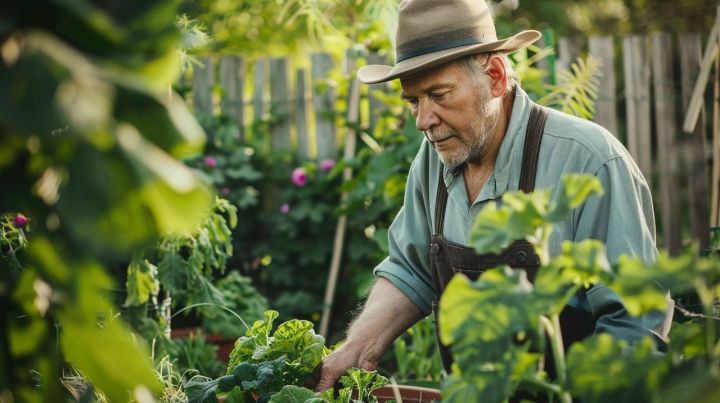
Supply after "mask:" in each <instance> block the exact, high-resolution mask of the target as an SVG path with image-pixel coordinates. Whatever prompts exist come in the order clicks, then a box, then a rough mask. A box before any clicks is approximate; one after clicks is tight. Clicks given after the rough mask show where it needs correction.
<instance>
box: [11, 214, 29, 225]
mask: <svg viewBox="0 0 720 403" xmlns="http://www.w3.org/2000/svg"><path fill="white" fill-rule="evenodd" d="M27 222H28V219H27V217H25V216H24V215H22V214H18V215H16V216H15V219H14V220H13V223H14V224H15V227H16V228H25V225H27Z"/></svg>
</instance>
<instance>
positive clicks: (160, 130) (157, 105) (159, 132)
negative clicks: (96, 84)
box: [113, 85, 205, 159]
mask: <svg viewBox="0 0 720 403" xmlns="http://www.w3.org/2000/svg"><path fill="white" fill-rule="evenodd" d="M113 107H114V116H115V118H116V119H117V120H119V121H121V122H126V123H129V124H131V125H132V126H134V127H135V128H136V129H137V130H138V131H139V132H140V133H142V136H143V137H144V138H146V139H147V140H149V141H151V142H152V143H154V144H155V145H156V146H157V147H160V148H161V149H162V150H164V151H166V152H167V153H169V154H170V155H172V156H173V157H175V158H178V159H182V158H187V157H190V156H191V155H192V154H193V153H197V152H198V151H201V150H202V147H203V145H204V144H205V133H204V132H203V129H202V128H201V127H200V125H199V124H198V123H197V121H196V120H195V119H194V118H193V116H192V114H191V113H190V111H189V110H188V109H187V106H186V105H185V103H184V102H183V101H182V100H181V99H180V97H179V96H178V95H177V94H174V95H173V96H170V97H166V96H163V97H159V96H155V95H153V94H152V93H150V92H148V91H147V90H144V89H142V88H140V87H137V86H132V87H131V86H130V85H127V86H120V87H117V89H116V92H115V101H114V106H113Z"/></svg>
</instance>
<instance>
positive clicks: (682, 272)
mask: <svg viewBox="0 0 720 403" xmlns="http://www.w3.org/2000/svg"><path fill="white" fill-rule="evenodd" d="M695 262H696V259H695V258H693V257H692V256H689V255H685V256H681V257H678V258H671V257H669V256H668V255H667V254H666V253H662V254H660V256H658V258H657V261H656V262H655V263H653V264H650V265H646V264H645V263H643V262H642V261H641V260H640V259H638V258H628V257H626V256H621V257H620V259H619V260H618V268H617V278H616V281H614V282H612V283H610V284H609V287H610V288H612V289H613V290H614V291H615V292H617V293H618V295H619V296H620V297H621V298H622V300H623V303H624V304H625V307H626V308H627V310H628V312H629V313H630V314H631V315H635V316H637V315H642V314H645V313H648V312H651V311H655V310H665V309H667V305H668V296H667V294H668V291H669V290H668V288H665V287H663V285H665V286H666V287H669V288H670V289H673V288H676V287H677V288H679V289H682V290H684V289H685V287H687V286H688V283H690V282H691V281H692V274H693V272H694V270H695V265H694V263H695ZM661 284H662V285H661Z"/></svg>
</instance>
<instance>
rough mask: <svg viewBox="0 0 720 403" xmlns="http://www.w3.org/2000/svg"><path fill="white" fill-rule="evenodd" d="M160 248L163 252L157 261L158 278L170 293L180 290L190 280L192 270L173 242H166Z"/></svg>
mask: <svg viewBox="0 0 720 403" xmlns="http://www.w3.org/2000/svg"><path fill="white" fill-rule="evenodd" d="M162 250H163V252H164V253H163V255H162V259H161V260H160V263H158V279H159V280H160V283H162V285H163V287H164V288H165V289H167V290H168V291H170V292H171V293H175V292H181V291H183V289H184V288H185V287H186V286H187V284H188V283H189V282H190V276H191V273H192V271H191V269H190V268H189V267H188V264H187V262H186V261H185V259H183V258H182V256H181V255H180V251H179V250H178V249H177V246H176V245H175V244H173V243H172V242H168V243H166V244H165V247H163V248H162Z"/></svg>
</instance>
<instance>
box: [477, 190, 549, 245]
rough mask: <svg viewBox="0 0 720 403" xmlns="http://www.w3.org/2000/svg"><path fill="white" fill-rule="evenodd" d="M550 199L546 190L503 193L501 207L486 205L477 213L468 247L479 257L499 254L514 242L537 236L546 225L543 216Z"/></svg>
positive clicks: (492, 204) (491, 204)
mask: <svg viewBox="0 0 720 403" xmlns="http://www.w3.org/2000/svg"><path fill="white" fill-rule="evenodd" d="M549 200H550V193H549V192H548V191H539V192H534V193H530V194H528V193H523V192H508V193H505V194H504V195H503V198H502V205H501V206H500V207H498V206H496V205H495V204H494V203H489V204H488V205H487V206H485V207H484V208H483V209H482V210H481V211H480V213H478V216H477V218H476V219H475V222H474V224H473V227H472V229H471V232H470V239H469V244H470V246H472V247H473V248H475V250H476V251H477V252H478V253H479V254H484V253H500V252H502V251H503V250H505V249H506V248H507V247H508V246H510V244H511V243H513V242H514V241H516V240H519V239H527V238H530V237H533V236H536V235H537V232H538V230H539V229H541V228H543V227H544V226H545V223H544V221H543V217H544V215H545V214H546V212H547V209H548V206H549Z"/></svg>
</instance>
